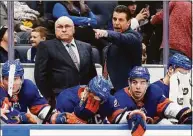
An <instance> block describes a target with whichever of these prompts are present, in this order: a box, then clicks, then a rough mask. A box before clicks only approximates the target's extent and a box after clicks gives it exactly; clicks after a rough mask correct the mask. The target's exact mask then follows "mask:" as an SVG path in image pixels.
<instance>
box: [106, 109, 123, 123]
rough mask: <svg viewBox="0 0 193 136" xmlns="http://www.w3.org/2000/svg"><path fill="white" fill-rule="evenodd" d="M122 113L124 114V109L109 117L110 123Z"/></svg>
mask: <svg viewBox="0 0 193 136" xmlns="http://www.w3.org/2000/svg"><path fill="white" fill-rule="evenodd" d="M121 112H123V109H119V110H116V111H115V112H113V114H112V115H111V116H109V117H107V118H108V120H109V122H110V123H112V122H113V121H114V120H115V118H116V117H117V116H118V115H119V114H120V113H121Z"/></svg>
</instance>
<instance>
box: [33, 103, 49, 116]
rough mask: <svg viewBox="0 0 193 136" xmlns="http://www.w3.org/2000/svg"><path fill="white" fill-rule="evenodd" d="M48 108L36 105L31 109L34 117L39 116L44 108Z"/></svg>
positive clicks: (43, 105)
mask: <svg viewBox="0 0 193 136" xmlns="http://www.w3.org/2000/svg"><path fill="white" fill-rule="evenodd" d="M46 106H48V104H42V105H35V106H32V107H30V112H31V113H32V114H34V115H37V114H38V113H39V112H40V110H41V109H43V107H46Z"/></svg>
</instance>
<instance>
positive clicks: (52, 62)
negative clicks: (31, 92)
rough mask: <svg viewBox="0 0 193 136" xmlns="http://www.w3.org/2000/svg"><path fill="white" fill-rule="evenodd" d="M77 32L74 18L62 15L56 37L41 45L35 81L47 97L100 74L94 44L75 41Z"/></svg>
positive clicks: (84, 82)
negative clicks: (97, 72) (93, 52)
mask: <svg viewBox="0 0 193 136" xmlns="http://www.w3.org/2000/svg"><path fill="white" fill-rule="evenodd" d="M74 32H75V29H74V23H73V21H72V20H71V19H70V18H69V17H67V16H62V17H60V18H58V20H57V21H56V22H55V34H56V39H53V40H48V41H43V42H40V44H39V45H38V48H37V54H36V60H35V81H36V83H37V86H38V88H39V89H40V91H41V93H42V94H43V95H44V96H45V97H46V98H48V97H51V96H52V97H53V96H55V95H58V94H59V93H60V92H61V90H62V89H65V88H69V87H72V86H75V85H79V84H87V83H88V82H89V80H90V79H91V78H92V77H94V76H96V69H95V66H94V63H93V60H92V47H91V45H90V44H87V43H84V42H81V41H78V40H75V39H74V37H73V34H74ZM53 100H54V98H53Z"/></svg>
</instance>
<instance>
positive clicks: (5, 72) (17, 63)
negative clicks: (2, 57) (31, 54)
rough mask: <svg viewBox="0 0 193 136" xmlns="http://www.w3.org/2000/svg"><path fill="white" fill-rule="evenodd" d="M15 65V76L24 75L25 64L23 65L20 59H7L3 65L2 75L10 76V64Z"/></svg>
mask: <svg viewBox="0 0 193 136" xmlns="http://www.w3.org/2000/svg"><path fill="white" fill-rule="evenodd" d="M11 65H15V74H14V76H20V77H23V75H24V69H23V66H22V65H21V63H20V61H19V60H14V61H9V60H8V61H6V62H5V63H4V65H3V66H2V76H3V77H8V76H9V71H10V66H11Z"/></svg>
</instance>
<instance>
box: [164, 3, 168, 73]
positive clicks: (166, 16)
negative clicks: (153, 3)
mask: <svg viewBox="0 0 193 136" xmlns="http://www.w3.org/2000/svg"><path fill="white" fill-rule="evenodd" d="M168 39H169V6H168V1H163V47H164V48H163V64H164V75H166V73H167V63H168V56H169V42H168Z"/></svg>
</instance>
